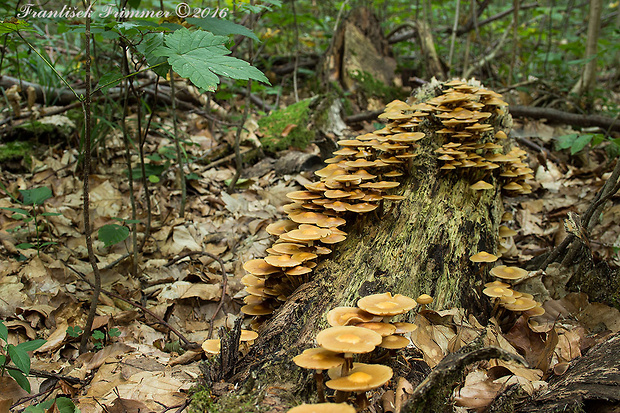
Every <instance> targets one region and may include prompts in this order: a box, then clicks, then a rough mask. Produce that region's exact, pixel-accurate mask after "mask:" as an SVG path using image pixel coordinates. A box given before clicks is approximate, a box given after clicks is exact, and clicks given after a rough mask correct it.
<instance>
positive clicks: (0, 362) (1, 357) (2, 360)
mask: <svg viewBox="0 0 620 413" xmlns="http://www.w3.org/2000/svg"><path fill="white" fill-rule="evenodd" d="M5 363H6V356H5V355H4V354H0V367H4V364H5Z"/></svg>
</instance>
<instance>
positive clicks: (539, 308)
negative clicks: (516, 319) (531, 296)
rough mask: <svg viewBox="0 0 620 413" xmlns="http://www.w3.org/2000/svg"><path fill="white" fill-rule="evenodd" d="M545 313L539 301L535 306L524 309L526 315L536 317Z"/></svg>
mask: <svg viewBox="0 0 620 413" xmlns="http://www.w3.org/2000/svg"><path fill="white" fill-rule="evenodd" d="M543 314H545V309H544V308H543V306H542V305H541V304H540V303H536V307H533V308H530V309H529V310H526V311H525V315H527V316H528V317H538V316H541V315H543Z"/></svg>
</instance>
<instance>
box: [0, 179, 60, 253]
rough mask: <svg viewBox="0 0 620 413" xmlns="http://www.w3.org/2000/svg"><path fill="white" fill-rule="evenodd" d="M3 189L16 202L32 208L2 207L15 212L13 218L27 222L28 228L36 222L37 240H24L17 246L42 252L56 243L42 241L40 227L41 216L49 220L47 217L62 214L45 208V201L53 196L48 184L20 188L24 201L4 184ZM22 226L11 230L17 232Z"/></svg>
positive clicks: (35, 233)
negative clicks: (13, 194)
mask: <svg viewBox="0 0 620 413" xmlns="http://www.w3.org/2000/svg"><path fill="white" fill-rule="evenodd" d="M2 189H3V190H4V191H5V192H6V193H7V194H9V196H11V198H13V201H15V202H16V203H18V204H21V205H22V206H24V207H25V206H30V209H24V208H8V207H0V209H4V210H7V211H10V212H13V216H12V218H13V219H16V220H20V221H22V223H23V224H26V227H27V228H29V227H30V223H31V222H32V223H33V224H34V236H35V238H36V242H35V243H34V244H33V243H30V242H23V243H21V244H18V245H16V246H15V247H17V248H19V249H29V248H36V250H37V252H40V251H41V249H42V248H43V247H45V246H48V245H54V244H56V242H53V241H46V242H42V241H41V236H42V234H41V228H40V227H41V224H42V222H41V217H43V218H44V219H46V220H47V217H51V216H58V215H61V214H59V213H57V212H47V211H46V210H45V205H44V202H45V201H46V200H48V199H49V198H51V197H52V190H51V189H50V188H48V187H46V186H41V187H38V188H32V189H20V190H19V192H20V193H21V194H22V197H23V201H20V200H18V199H17V198H15V197H13V196H12V195H11V193H10V192H9V191H8V190H7V189H6V188H5V187H4V186H2ZM48 226H49V225H48ZM21 227H22V225H19V226H17V227H15V228H13V229H12V230H11V231H13V232H15V231H17V230H19V229H20V228H21Z"/></svg>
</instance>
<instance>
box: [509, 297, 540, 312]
mask: <svg viewBox="0 0 620 413" xmlns="http://www.w3.org/2000/svg"><path fill="white" fill-rule="evenodd" d="M537 305H538V303H537V302H536V301H534V300H532V299H531V298H527V297H519V298H517V299H516V300H515V302H514V303H512V304H504V308H506V309H508V310H510V311H527V310H531V309H533V308H534V307H536V306H537Z"/></svg>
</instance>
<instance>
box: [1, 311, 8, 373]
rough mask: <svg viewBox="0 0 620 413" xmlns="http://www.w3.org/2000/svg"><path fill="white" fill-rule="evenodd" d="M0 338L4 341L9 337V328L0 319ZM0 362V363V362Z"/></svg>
mask: <svg viewBox="0 0 620 413" xmlns="http://www.w3.org/2000/svg"><path fill="white" fill-rule="evenodd" d="M0 338H1V339H2V340H4V342H5V343H6V342H7V341H8V339H9V329H8V328H7V327H6V326H5V325H4V323H3V322H2V321H0ZM0 364H1V363H0Z"/></svg>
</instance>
